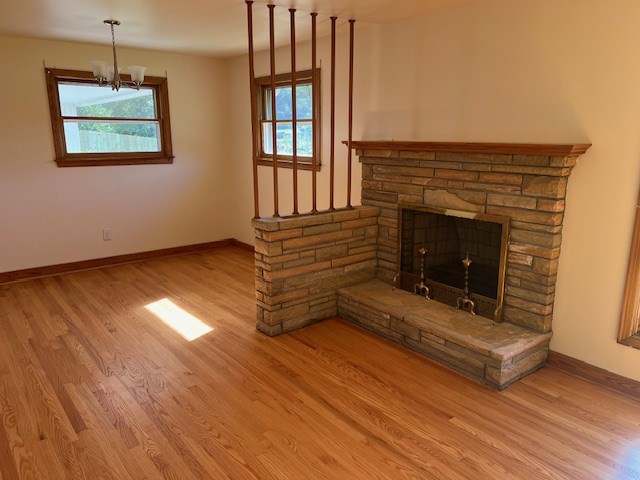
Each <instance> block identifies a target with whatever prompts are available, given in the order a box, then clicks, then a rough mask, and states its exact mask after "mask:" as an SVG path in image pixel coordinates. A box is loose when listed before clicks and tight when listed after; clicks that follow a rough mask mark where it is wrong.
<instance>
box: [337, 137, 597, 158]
mask: <svg viewBox="0 0 640 480" xmlns="http://www.w3.org/2000/svg"><path fill="white" fill-rule="evenodd" d="M343 143H344V144H345V145H346V144H347V143H348V142H343ZM351 145H352V147H353V148H355V149H362V150H404V151H414V152H415V151H421V152H452V153H494V154H496V153H497V154H506V155H551V156H568V155H582V154H583V153H585V152H586V151H587V150H588V149H589V147H591V144H590V143H567V144H544V143H540V144H538V143H466V142H404V141H395V140H360V141H353V142H351Z"/></svg>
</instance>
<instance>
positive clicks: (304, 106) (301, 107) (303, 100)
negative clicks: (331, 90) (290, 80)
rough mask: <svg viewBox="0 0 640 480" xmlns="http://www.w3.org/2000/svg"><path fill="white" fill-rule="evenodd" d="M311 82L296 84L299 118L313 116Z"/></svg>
mask: <svg viewBox="0 0 640 480" xmlns="http://www.w3.org/2000/svg"><path fill="white" fill-rule="evenodd" d="M311 92H312V89H311V84H310V83H308V84H306V85H296V105H297V108H298V110H297V111H296V117H297V118H298V120H299V119H301V118H303V119H311V118H313V105H312V103H311Z"/></svg>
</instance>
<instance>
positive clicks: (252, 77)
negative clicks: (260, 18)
mask: <svg viewBox="0 0 640 480" xmlns="http://www.w3.org/2000/svg"><path fill="white" fill-rule="evenodd" d="M246 4H247V30H248V41H249V90H250V93H251V158H252V159H253V209H254V218H260V196H259V194H258V152H257V142H256V121H257V120H256V119H257V117H258V114H257V112H256V106H257V102H256V86H255V71H254V66H253V12H252V7H253V0H246Z"/></svg>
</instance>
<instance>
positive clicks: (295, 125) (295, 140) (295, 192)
mask: <svg viewBox="0 0 640 480" xmlns="http://www.w3.org/2000/svg"><path fill="white" fill-rule="evenodd" d="M289 15H290V18H291V116H292V120H291V129H292V143H293V145H292V146H293V214H294V215H298V213H300V212H298V106H297V104H296V101H297V99H296V94H297V92H296V86H297V84H296V82H297V79H296V9H295V8H290V9H289Z"/></svg>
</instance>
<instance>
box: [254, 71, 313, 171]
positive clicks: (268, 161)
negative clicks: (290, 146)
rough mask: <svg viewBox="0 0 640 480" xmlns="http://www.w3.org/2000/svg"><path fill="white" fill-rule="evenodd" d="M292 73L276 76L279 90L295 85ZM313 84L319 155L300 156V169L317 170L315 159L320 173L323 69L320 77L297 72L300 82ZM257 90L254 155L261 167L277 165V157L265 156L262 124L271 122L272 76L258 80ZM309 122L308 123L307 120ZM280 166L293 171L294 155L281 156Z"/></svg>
mask: <svg viewBox="0 0 640 480" xmlns="http://www.w3.org/2000/svg"><path fill="white" fill-rule="evenodd" d="M291 79H292V75H291V73H281V74H278V75H276V76H275V84H276V87H282V86H291ZM309 82H311V88H312V93H311V94H312V96H313V119H312V125H313V136H314V140H315V141H314V144H315V146H316V150H317V151H316V152H313V156H311V157H302V156H300V155H298V169H299V170H313V158H314V157H315V159H316V171H320V167H321V163H322V162H321V159H322V155H321V138H322V136H321V135H320V130H321V118H320V111H321V109H320V69H319V68H317V69H316V76H315V78H314V77H313V70H301V71H298V72H296V83H297V84H301V83H309ZM254 88H255V89H256V95H255V96H254V98H255V101H256V102H257V103H258V104H257V105H254V106H253V108H255V111H256V112H257V115H256V118H255V125H254V132H255V135H256V137H257V138H256V141H255V142H254V145H256V151H255V152H253V155H254V156H255V157H256V161H257V163H258V165H263V166H269V167H272V166H273V154H271V153H265V152H264V146H263V142H262V124H263V123H264V122H270V120H266V111H267V106H266V103H265V102H266V98H267V95H266V92H267V89H270V88H271V76H270V75H267V76H265V77H259V78H256V79H255V80H254ZM307 121H308V120H307ZM277 158H278V160H277V161H278V167H279V168H293V156H291V155H278V157H277Z"/></svg>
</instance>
